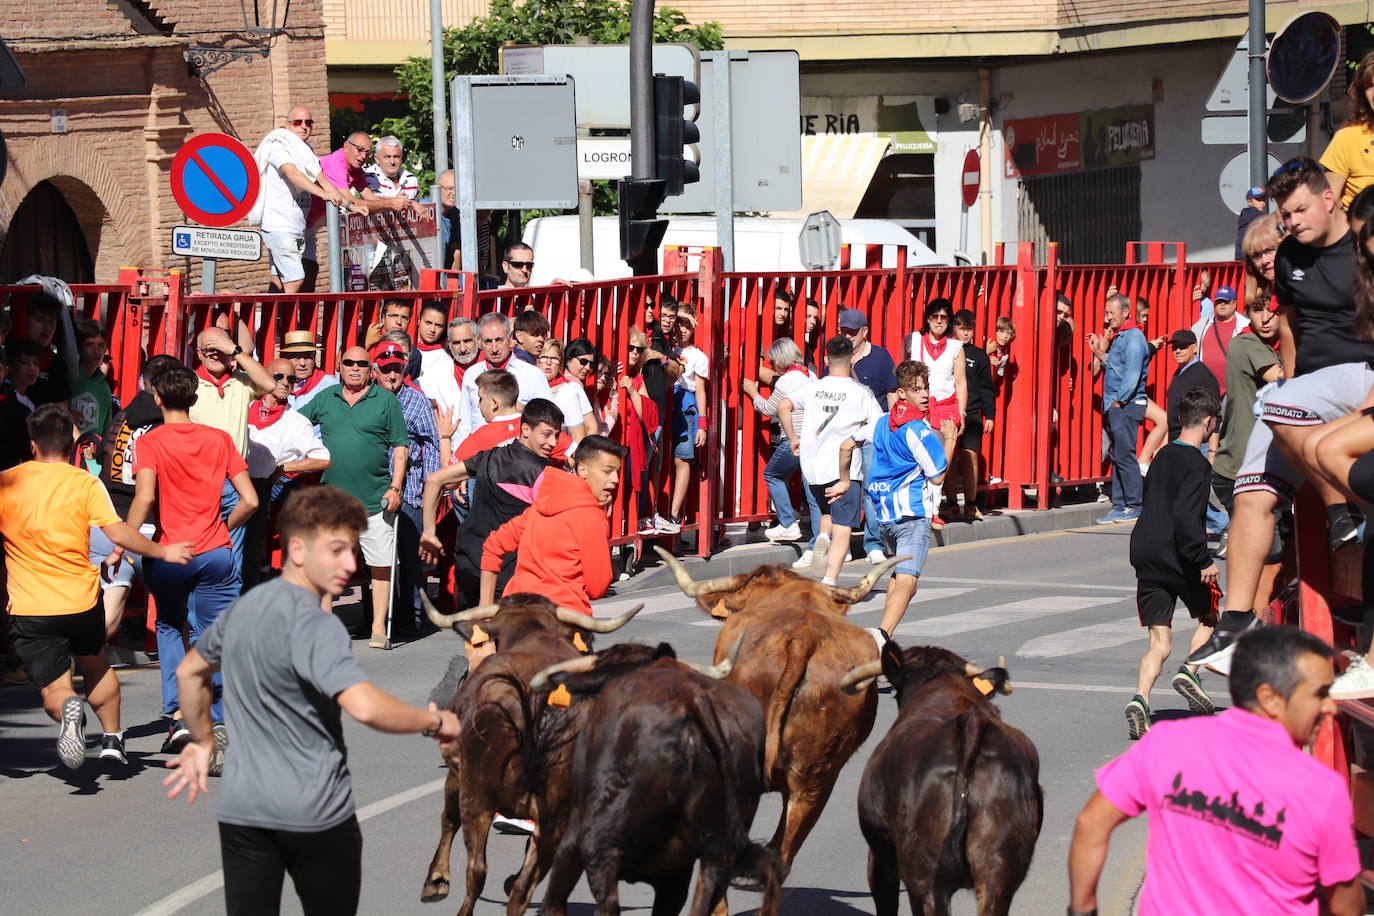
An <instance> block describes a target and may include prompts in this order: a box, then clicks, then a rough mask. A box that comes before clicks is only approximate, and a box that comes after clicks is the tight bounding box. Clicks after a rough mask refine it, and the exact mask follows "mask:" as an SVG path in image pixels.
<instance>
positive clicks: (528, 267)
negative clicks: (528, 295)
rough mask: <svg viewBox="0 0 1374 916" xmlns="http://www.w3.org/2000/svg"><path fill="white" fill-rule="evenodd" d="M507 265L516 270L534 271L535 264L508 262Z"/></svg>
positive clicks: (529, 262) (530, 262) (531, 262)
mask: <svg viewBox="0 0 1374 916" xmlns="http://www.w3.org/2000/svg"><path fill="white" fill-rule="evenodd" d="M506 263H507V264H509V265H510V266H511V267H514V268H515V269H516V270H533V269H534V262H533V261H507V262H506Z"/></svg>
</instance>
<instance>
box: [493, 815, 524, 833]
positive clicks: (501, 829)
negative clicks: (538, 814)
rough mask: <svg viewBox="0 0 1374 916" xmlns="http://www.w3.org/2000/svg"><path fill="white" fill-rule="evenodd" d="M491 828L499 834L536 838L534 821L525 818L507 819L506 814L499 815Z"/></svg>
mask: <svg viewBox="0 0 1374 916" xmlns="http://www.w3.org/2000/svg"><path fill="white" fill-rule="evenodd" d="M491 826H492V829H494V830H495V831H496V832H497V833H504V834H508V835H511V836H534V821H530V820H525V819H524V818H519V817H506V816H505V815H504V814H498V815H496V817H494V818H493V819H492V822H491Z"/></svg>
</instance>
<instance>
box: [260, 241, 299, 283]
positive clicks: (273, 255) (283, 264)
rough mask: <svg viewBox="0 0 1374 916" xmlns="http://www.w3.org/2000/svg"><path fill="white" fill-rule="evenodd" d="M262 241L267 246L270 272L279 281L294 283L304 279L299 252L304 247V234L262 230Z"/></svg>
mask: <svg viewBox="0 0 1374 916" xmlns="http://www.w3.org/2000/svg"><path fill="white" fill-rule="evenodd" d="M262 243H263V244H264V245H266V246H267V257H268V259H269V260H270V261H271V262H272V273H274V274H276V275H277V278H278V279H279V280H281V282H283V283H294V282H296V281H297V280H304V279H305V265H303V264H302V263H301V252H302V251H303V250H304V249H305V237H304V236H300V235H292V234H291V233H290V232H264V233H263V234H262Z"/></svg>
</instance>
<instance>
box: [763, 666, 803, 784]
mask: <svg viewBox="0 0 1374 916" xmlns="http://www.w3.org/2000/svg"><path fill="white" fill-rule="evenodd" d="M810 658H811V653H810V652H808V651H807V647H806V646H805V645H803V644H802V643H801V642H800V641H799V640H797V639H789V640H788V641H787V650H786V655H785V657H784V659H783V666H782V673H781V674H779V675H778V686H777V688H776V689H775V690H774V691H773V695H772V696H771V697H770V698H769V700H768V708H767V709H766V710H765V711H764V725H763V734H764V739H763V775H764V782H765V784H766V785H773V784H775V783H777V782H780V781H781V776H780V775H776V776H775V774H778V771H779V767H780V766H781V762H780V760H779V757H780V756H781V751H780V749H781V747H782V731H783V728H785V727H786V725H787V713H788V711H789V710H790V709H791V708H792V700H793V698H794V697H795V696H796V695H797V688H798V687H799V686H800V685H801V680H802V677H803V676H805V674H806V663H807V662H808V661H809V660H810Z"/></svg>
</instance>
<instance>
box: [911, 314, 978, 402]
mask: <svg viewBox="0 0 1374 916" xmlns="http://www.w3.org/2000/svg"><path fill="white" fill-rule="evenodd" d="M944 340H945V348H944V350H942V351H940V355H939V356H938V357H936V356H935V353H934V351H933V350H931V349H930V348H929V347H928V346H927V345H926V335H924V334H922V333H921V332H920V331H917V332H916V333H915V334H912V335H911V342H910V345H909V346H908V349H909V350H910V351H911V358H912V359H914V360H916V361H917V362H920V363H925V364H926V368H927V369H929V370H930V399H931V400H932V401H943V400H945V399H947V398H951V397H953V396H954V393H955V388H954V361H955V360H956V359H961V358H962V356H963V352H964V342H963V341H962V340H955V338H954V335H953V334H949V335H946V337H945V339H944Z"/></svg>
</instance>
